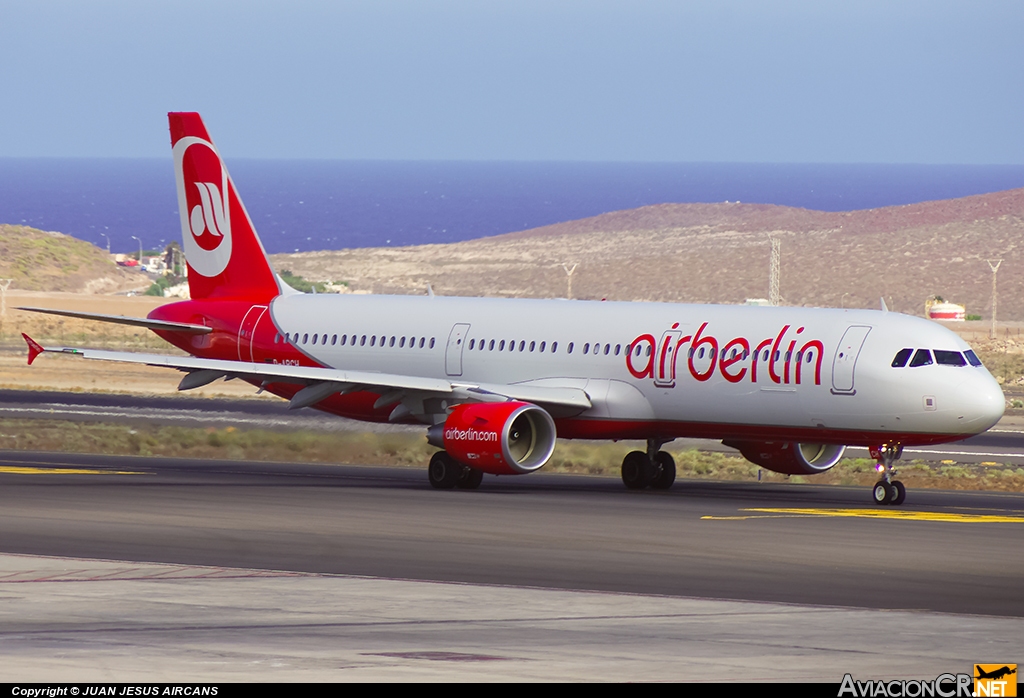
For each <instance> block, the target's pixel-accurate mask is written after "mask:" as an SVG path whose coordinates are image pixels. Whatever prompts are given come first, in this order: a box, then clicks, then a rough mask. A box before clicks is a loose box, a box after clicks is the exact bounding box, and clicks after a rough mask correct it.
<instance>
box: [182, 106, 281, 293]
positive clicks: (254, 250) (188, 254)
mask: <svg viewBox="0 0 1024 698" xmlns="http://www.w3.org/2000/svg"><path fill="white" fill-rule="evenodd" d="M167 118H168V120H169V122H170V127H171V149H172V151H173V153H174V175H175V179H176V180H177V183H178V211H179V213H180V215H181V234H182V242H183V248H184V250H185V260H186V261H187V262H188V285H189V292H190V294H191V296H192V298H195V299H202V298H224V299H227V298H231V299H239V300H251V301H253V302H257V303H260V302H267V301H269V300H270V299H272V298H273V297H274V296H276V295H278V294H279V293H280V289H279V287H278V285H277V277H276V276H275V274H274V271H273V269H271V267H270V262H269V261H268V260H267V253H266V252H265V251H264V249H263V243H261V242H260V239H259V237H258V236H257V235H256V229H255V228H254V227H253V224H252V221H251V220H250V219H249V214H248V213H246V211H245V207H244V206H243V205H242V200H241V198H239V196H238V192H237V191H236V190H235V185H234V184H233V183H232V182H231V177H230V176H228V170H227V168H226V167H225V166H224V161H223V160H222V159H221V157H220V153H218V152H217V148H216V147H215V146H214V145H213V141H212V140H211V139H210V135H209V133H207V131H206V126H204V125H203V120H202V118H200V116H199V114H196V113H194V112H171V113H170V114H168V115H167Z"/></svg>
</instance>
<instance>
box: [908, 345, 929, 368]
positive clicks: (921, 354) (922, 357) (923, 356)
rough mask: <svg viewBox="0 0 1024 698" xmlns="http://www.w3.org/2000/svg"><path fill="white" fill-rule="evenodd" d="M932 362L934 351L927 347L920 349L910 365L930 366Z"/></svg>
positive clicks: (912, 366)
mask: <svg viewBox="0 0 1024 698" xmlns="http://www.w3.org/2000/svg"><path fill="white" fill-rule="evenodd" d="M931 362H932V353H931V352H930V351H928V350H927V349H918V350H917V353H916V354H914V358H913V359H911V360H910V367H911V368H914V367H915V366H928V365H929V364H931Z"/></svg>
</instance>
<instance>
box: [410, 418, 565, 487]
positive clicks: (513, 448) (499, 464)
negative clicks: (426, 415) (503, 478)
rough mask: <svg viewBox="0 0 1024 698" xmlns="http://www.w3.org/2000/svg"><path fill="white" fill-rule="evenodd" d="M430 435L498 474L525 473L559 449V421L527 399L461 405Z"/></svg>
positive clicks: (465, 461) (453, 453)
mask: <svg viewBox="0 0 1024 698" xmlns="http://www.w3.org/2000/svg"><path fill="white" fill-rule="evenodd" d="M427 441H429V442H430V443H431V444H433V445H434V446H437V447H439V448H443V449H444V450H445V451H447V452H448V455H450V456H451V457H452V458H454V459H455V460H457V461H459V462H460V463H462V464H464V465H469V466H472V467H474V468H477V469H478V470H482V471H484V472H485V473H491V474H493V475H523V474H526V473H532V472H533V471H534V470H538V469H539V468H541V467H543V466H544V464H545V463H547V462H548V459H549V458H551V454H552V453H553V452H554V450H555V421H554V420H553V419H552V418H551V415H549V414H548V413H547V412H546V411H544V410H543V409H541V408H540V407H537V406H536V405H531V404H530V403H528V402H487V403H473V404H465V405H458V406H457V407H456V408H455V409H454V410H452V412H451V414H449V415H448V419H446V420H445V422H444V424H435V425H434V426H432V427H430V428H429V429H427Z"/></svg>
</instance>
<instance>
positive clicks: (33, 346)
mask: <svg viewBox="0 0 1024 698" xmlns="http://www.w3.org/2000/svg"><path fill="white" fill-rule="evenodd" d="M21 336H22V337H24V338H25V342H26V343H27V344H28V365H29V366H31V365H32V362H33V361H35V360H36V357H37V356H39V355H40V354H42V353H43V352H44V351H46V350H45V349H43V347H42V346H41V345H40V344H39V342H37V341H36V340H34V339H32V338H31V337H29V336H28V335H27V334H25V333H24V332H22V333H21Z"/></svg>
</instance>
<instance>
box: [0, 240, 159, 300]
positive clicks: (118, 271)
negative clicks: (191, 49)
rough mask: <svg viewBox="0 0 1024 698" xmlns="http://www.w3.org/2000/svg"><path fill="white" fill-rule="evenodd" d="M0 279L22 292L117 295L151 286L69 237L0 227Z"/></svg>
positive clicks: (86, 244)
mask: <svg viewBox="0 0 1024 698" xmlns="http://www.w3.org/2000/svg"><path fill="white" fill-rule="evenodd" d="M0 279H11V288H12V289H20V290H23V291H70V292H75V293H116V292H118V291H125V290H130V289H138V288H141V289H143V290H144V289H146V288H147V287H148V286H149V284H150V283H151V282H150V281H149V279H147V278H146V277H145V276H144V275H142V274H140V273H138V272H132V271H128V270H126V269H123V268H121V267H119V266H117V265H116V264H114V262H112V261H111V260H110V255H108V254H107V253H106V252H105V251H103V250H101V249H100V248H98V247H96V246H95V245H92V244H90V243H88V242H84V241H82V240H77V239H75V238H73V237H71V236H70V235H64V234H62V233H50V232H46V231H43V230H36V229H35V228H29V227H27V226H24V225H2V224H0Z"/></svg>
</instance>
